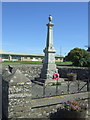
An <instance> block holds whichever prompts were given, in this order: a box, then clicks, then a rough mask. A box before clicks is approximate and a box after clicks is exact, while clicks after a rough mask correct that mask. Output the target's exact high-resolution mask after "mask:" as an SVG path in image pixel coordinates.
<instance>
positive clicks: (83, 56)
mask: <svg viewBox="0 0 90 120" xmlns="http://www.w3.org/2000/svg"><path fill="white" fill-rule="evenodd" d="M65 59H66V60H69V61H72V62H73V65H74V66H84V67H89V66H90V52H87V51H86V50H84V49H81V48H74V49H72V50H71V51H70V52H69V53H68V55H67V56H66V57H65Z"/></svg>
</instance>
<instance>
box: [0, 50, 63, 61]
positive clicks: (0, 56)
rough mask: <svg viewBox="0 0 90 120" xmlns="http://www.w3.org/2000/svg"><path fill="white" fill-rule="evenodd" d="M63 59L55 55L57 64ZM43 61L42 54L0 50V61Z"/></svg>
mask: <svg viewBox="0 0 90 120" xmlns="http://www.w3.org/2000/svg"><path fill="white" fill-rule="evenodd" d="M63 59H64V57H63V56H59V55H56V56H55V60H56V61H57V62H63ZM43 60H44V55H43V54H32V53H13V52H5V51H2V50H0V61H42V62H43Z"/></svg>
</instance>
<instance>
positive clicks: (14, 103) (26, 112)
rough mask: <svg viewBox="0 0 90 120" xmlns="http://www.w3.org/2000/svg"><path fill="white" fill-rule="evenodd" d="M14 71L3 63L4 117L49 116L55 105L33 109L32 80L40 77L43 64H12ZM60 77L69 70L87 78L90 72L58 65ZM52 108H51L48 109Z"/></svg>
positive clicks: (79, 76) (85, 69)
mask: <svg viewBox="0 0 90 120" xmlns="http://www.w3.org/2000/svg"><path fill="white" fill-rule="evenodd" d="M12 67H13V72H12V73H10V72H9V71H8V66H7V65H3V68H2V76H3V84H2V86H3V89H2V92H3V118H6V117H8V118H34V117H37V116H38V117H42V115H44V116H46V117H47V116H48V115H49V113H51V109H53V111H54V112H55V109H54V108H53V107H46V108H43V109H41V108H40V109H39V108H36V109H31V87H32V84H31V80H34V79H35V78H37V77H39V75H40V73H41V69H42V64H38V65H35V64H18V65H17V64H16V65H12ZM57 68H58V70H59V74H60V77H63V78H65V77H67V76H66V75H67V73H68V72H75V73H77V74H78V79H84V78H87V76H89V74H90V69H88V68H76V67H61V66H57ZM54 107H57V106H54ZM48 108H50V109H48Z"/></svg>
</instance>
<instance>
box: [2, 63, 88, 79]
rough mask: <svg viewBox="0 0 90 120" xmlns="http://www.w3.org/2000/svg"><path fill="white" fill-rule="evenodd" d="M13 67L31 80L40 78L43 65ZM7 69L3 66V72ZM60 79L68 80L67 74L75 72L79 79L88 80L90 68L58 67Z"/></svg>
mask: <svg viewBox="0 0 90 120" xmlns="http://www.w3.org/2000/svg"><path fill="white" fill-rule="evenodd" d="M12 66H13V67H15V68H17V69H19V70H20V71H21V72H22V73H23V74H24V75H25V76H26V77H28V78H29V79H30V80H34V79H35V78H37V77H39V76H40V73H41V69H42V64H19V65H12ZM5 68H7V65H4V66H3V71H4V70H5ZM57 68H58V71H59V74H60V77H62V78H66V77H67V73H70V72H74V73H77V76H78V79H81V80H82V79H86V78H87V77H89V76H90V68H85V67H67V66H57Z"/></svg>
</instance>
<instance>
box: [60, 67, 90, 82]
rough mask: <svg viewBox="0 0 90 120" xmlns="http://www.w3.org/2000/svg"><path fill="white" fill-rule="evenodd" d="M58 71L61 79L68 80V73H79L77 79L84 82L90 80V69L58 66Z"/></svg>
mask: <svg viewBox="0 0 90 120" xmlns="http://www.w3.org/2000/svg"><path fill="white" fill-rule="evenodd" d="M58 71H59V74H60V77H62V78H66V77H67V73H71V72H72V73H77V79H79V80H84V79H88V78H89V79H90V68H85V67H67V66H66V67H65V66H63V67H62V66H58Z"/></svg>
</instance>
